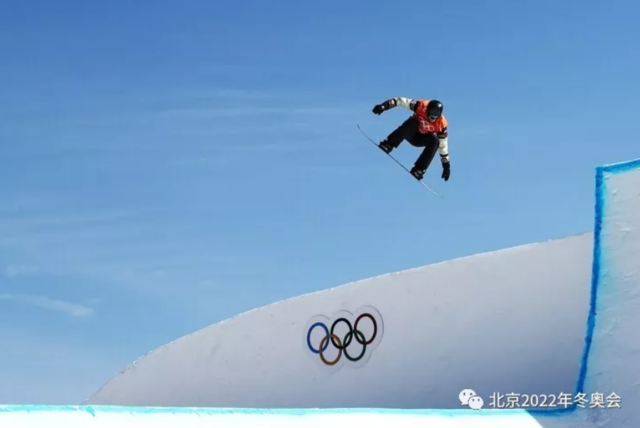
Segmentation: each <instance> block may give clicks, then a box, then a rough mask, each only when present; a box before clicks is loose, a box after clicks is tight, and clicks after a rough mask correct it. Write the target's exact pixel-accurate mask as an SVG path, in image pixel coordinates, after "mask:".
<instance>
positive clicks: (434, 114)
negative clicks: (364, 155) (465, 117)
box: [373, 97, 451, 181]
mask: <svg viewBox="0 0 640 428" xmlns="http://www.w3.org/2000/svg"><path fill="white" fill-rule="evenodd" d="M397 106H400V107H404V108H406V109H409V110H411V111H413V115H412V116H411V117H409V118H408V119H407V120H405V121H404V122H403V123H402V125H400V126H399V127H398V128H396V129H395V130H394V131H393V132H392V133H391V134H389V136H387V138H385V139H384V140H383V141H381V142H380V143H379V144H378V147H380V149H382V150H383V151H384V152H385V153H391V151H392V150H393V149H395V148H397V147H398V146H399V145H400V143H402V141H403V140H407V141H408V142H409V144H411V145H412V146H414V147H424V149H423V150H422V153H421V154H420V156H419V157H418V159H416V162H415V164H414V166H413V168H411V174H412V175H413V176H414V177H415V178H416V179H418V180H422V178H423V177H424V174H425V172H426V171H427V168H429V165H430V164H431V161H432V160H433V158H434V156H435V154H436V150H437V151H439V152H440V161H441V163H442V176H441V177H442V179H443V180H444V181H448V180H449V176H450V175H451V164H450V162H449V147H448V136H449V134H448V123H447V119H446V118H445V117H444V115H443V114H442V111H443V105H442V103H441V102H440V101H438V100H413V99H411V98H405V97H395V98H391V99H388V100H386V101H385V102H383V103H381V104H378V105H376V106H375V107H374V108H373V113H375V114H377V115H380V114H382V113H383V112H385V111H387V110H390V109H392V108H394V107H397Z"/></svg>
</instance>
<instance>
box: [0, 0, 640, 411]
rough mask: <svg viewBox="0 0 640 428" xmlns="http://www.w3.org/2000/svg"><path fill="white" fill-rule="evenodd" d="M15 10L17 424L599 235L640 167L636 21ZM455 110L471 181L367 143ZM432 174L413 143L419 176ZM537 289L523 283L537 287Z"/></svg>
mask: <svg viewBox="0 0 640 428" xmlns="http://www.w3.org/2000/svg"><path fill="white" fill-rule="evenodd" d="M134 3H135V2H124V1H109V2H82V1H66V0H61V1H56V2H50V1H31V0H24V1H21V2H4V3H3V4H2V5H0V55H1V57H0V58H1V60H0V82H1V85H2V90H1V91H0V93H1V95H0V97H1V99H2V102H1V103H0V197H1V200H2V205H0V338H2V343H3V346H2V347H0V402H3V403H78V402H80V401H81V400H83V399H84V398H85V397H87V396H88V395H89V394H91V393H92V392H94V391H95V390H96V389H97V388H99V387H100V386H101V385H102V384H103V383H104V382H106V381H107V380H108V379H109V378H110V377H111V376H112V375H113V374H115V373H116V372H117V371H118V370H120V369H121V368H122V367H123V366H124V365H126V364H127V363H129V362H131V361H133V360H134V359H136V358H137V357H139V356H140V355H141V354H144V353H146V352H147V351H149V350H151V349H154V348H155V347H157V346H159V345H162V344H164V343H166V342H168V341H171V340H173V339H175V338H177V337H179V336H182V335H184V334H188V333H190V332H192V331H194V330H196V329H199V328H202V327H204V326H206V325H208V324H210V323H213V322H217V321H220V320H222V319H225V318H227V317H230V316H233V315H234V314H237V313H239V312H242V311H245V310H249V309H252V308H254V307H256V306H261V305H264V304H267V303H271V302H274V301H277V300H280V299H284V298H288V297H292V296H296V295H298V294H302V293H307V292H311V291H315V290H319V289H323V288H328V287H332V286H335V285H339V284H342V283H345V282H348V281H352V280H356V279H359V278H363V277H369V276H373V275H377V274H382V273H385V272H388V271H397V270H402V269H406V268H411V267H414V266H418V265H423V264H428V263H432V262H436V261H441V260H446V259H449V258H453V257H460V256H465V255H469V254H473V253H476V252H481V251H490V250H495V249H499V248H504V247H508V246H512V245H518V244H525V243H529V242H532V241H539V240H546V239H550V238H557V237H561V236H564V235H568V234H574V233H580V232H584V231H589V230H591V228H592V209H593V203H594V201H593V177H594V171H593V168H594V167H595V166H596V165H599V164H603V163H610V162H617V161H623V160H627V159H630V158H637V157H640V150H639V149H638V147H639V146H638V143H637V136H638V135H639V134H640V122H639V121H638V120H637V117H636V115H637V107H636V104H635V103H636V101H637V99H638V98H639V97H640V89H639V86H638V83H637V76H639V75H640V59H638V55H637V54H636V52H637V46H636V41H637V40H638V39H639V37H640V34H639V33H640V31H639V30H638V29H637V23H636V18H635V17H636V16H637V14H638V12H640V6H639V5H638V3H637V2H633V1H631V0H629V1H618V0H611V1H609V2H595V1H580V2H578V1H573V0H571V1H562V2H559V1H550V0H537V1H528V0H526V1H518V2H514V1H506V0H500V1H497V0H496V1H484V2H477V1H470V0H469V1H455V0H454V1H443V2H432V1H431V2H424V1H423V2H418V1H411V2H410V1H404V0H402V1H401V0H397V1H394V2H384V3H382V2H370V1H369V2H364V1H360V0H357V1H351V2H338V1H334V0H331V1H325V2H299V1H290V0H289V1H281V2H264V1H243V2H220V1H215V2H211V1H201V0H197V1H195V0H194V1H190V2H169V1H165V0H158V1H154V2H138V3H136V4H134ZM392 96H406V97H413V98H438V99H440V100H442V101H443V102H444V104H445V114H446V116H447V118H448V120H449V124H450V153H451V162H452V169H451V180H450V181H449V182H447V183H444V182H443V181H442V180H441V179H440V172H441V169H440V165H439V162H438V161H437V159H436V162H435V163H434V164H433V166H432V168H431V169H430V170H429V171H428V173H427V182H428V183H429V184H430V185H432V186H433V187H434V189H435V190H436V191H438V192H440V193H442V194H443V195H445V199H443V200H438V199H436V198H434V197H433V196H432V195H431V194H429V193H427V192H425V191H424V189H422V188H421V187H420V186H417V185H416V184H415V183H413V182H412V181H411V179H410V178H409V177H408V176H407V175H406V174H404V173H403V172H402V170H400V169H399V168H398V167H397V166H396V165H394V164H393V163H392V162H391V161H390V160H389V159H387V158H385V157H384V156H383V155H382V154H380V153H379V152H377V151H376V150H375V149H373V147H372V146H371V145H370V144H369V143H368V142H367V141H366V140H365V139H363V138H362V136H361V135H360V134H359V133H358V131H357V128H356V123H360V124H361V125H362V126H363V127H364V128H365V129H366V130H367V132H368V133H369V134H371V135H372V136H374V137H375V138H376V139H380V138H382V137H383V136H384V135H385V134H387V133H388V132H390V131H391V130H393V129H394V127H395V126H397V125H398V124H399V123H401V122H402V121H403V120H404V119H405V118H406V117H407V113H406V111H400V110H395V111H391V112H387V113H385V114H384V115H382V116H380V117H378V116H375V115H373V114H372V113H371V108H372V107H373V105H374V104H376V103H378V102H381V101H383V100H385V99H387V98H389V97H392ZM417 155H418V152H417V151H416V150H415V149H412V148H411V147H410V146H408V145H407V144H406V143H405V145H403V146H402V147H401V148H400V149H399V150H398V156H399V157H400V159H401V160H403V161H404V162H406V163H410V162H412V160H413V158H414V157H416V156H417ZM514 287H517V284H514Z"/></svg>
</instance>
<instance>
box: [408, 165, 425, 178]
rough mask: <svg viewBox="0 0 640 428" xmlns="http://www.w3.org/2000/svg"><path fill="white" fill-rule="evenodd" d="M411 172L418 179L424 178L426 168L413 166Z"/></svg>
mask: <svg viewBox="0 0 640 428" xmlns="http://www.w3.org/2000/svg"><path fill="white" fill-rule="evenodd" d="M410 172H411V175H413V176H414V177H415V178H416V180H418V181H420V180H422V179H423V178H424V173H425V170H424V169H419V168H417V167H415V166H414V167H413V168H411V171H410Z"/></svg>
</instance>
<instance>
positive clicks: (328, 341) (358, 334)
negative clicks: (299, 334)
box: [306, 311, 382, 366]
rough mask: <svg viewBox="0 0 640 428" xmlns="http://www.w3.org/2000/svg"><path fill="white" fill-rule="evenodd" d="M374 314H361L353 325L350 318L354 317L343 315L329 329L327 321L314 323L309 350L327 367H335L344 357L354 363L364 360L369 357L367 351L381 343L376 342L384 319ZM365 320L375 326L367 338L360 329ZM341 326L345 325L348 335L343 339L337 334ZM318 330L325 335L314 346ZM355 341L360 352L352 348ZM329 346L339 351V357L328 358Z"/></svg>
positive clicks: (311, 328) (310, 329)
mask: <svg viewBox="0 0 640 428" xmlns="http://www.w3.org/2000/svg"><path fill="white" fill-rule="evenodd" d="M374 313H375V315H374V314H372V313H371V311H366V312H360V313H359V315H358V316H357V317H356V318H355V323H353V324H352V323H351V321H350V318H351V319H353V315H352V314H350V313H346V314H345V313H343V314H340V316H337V317H336V318H335V320H334V321H333V322H332V323H331V324H330V325H331V327H329V322H328V320H326V319H325V320H318V321H315V322H312V323H311V325H310V326H309V327H308V330H307V335H306V344H307V348H308V349H309V350H310V351H311V352H312V353H313V354H315V355H317V358H319V359H320V361H321V362H322V363H323V364H324V365H326V366H335V365H336V364H337V363H338V362H340V361H342V360H343V359H342V357H343V356H344V357H345V358H346V359H347V360H348V361H351V362H353V363H355V362H359V361H361V360H363V358H364V357H365V356H367V355H368V353H367V351H368V350H370V349H371V348H372V345H377V343H378V342H379V340H378V342H376V339H379V338H380V333H381V331H380V330H381V327H382V326H381V325H379V324H381V322H382V319H381V317H380V315H379V314H377V312H374ZM376 315H377V316H376ZM365 319H368V320H369V321H370V322H371V324H372V326H373V332H371V333H369V336H370V337H367V335H365V333H364V332H363V331H362V330H361V329H360V328H359V327H360V326H361V325H360V323H361V321H363V320H365ZM341 324H344V326H346V328H347V331H346V333H344V335H343V336H342V337H340V336H338V333H337V332H336V328H337V327H338V326H340V325H341ZM316 329H320V330H321V331H322V333H323V335H322V339H320V341H319V342H317V341H316V343H315V344H313V343H312V341H311V336H312V333H313V332H314V331H315V330H316ZM354 341H355V342H357V343H358V344H359V345H357V346H356V347H357V348H359V351H356V350H354V349H353V348H351V346H352V345H353V342H354ZM374 342H376V343H374ZM329 345H331V346H333V347H334V348H335V349H336V350H337V351H338V352H337V356H335V357H334V358H332V359H329V358H328V357H327V356H326V352H327V349H328V348H329Z"/></svg>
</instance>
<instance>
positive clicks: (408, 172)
mask: <svg viewBox="0 0 640 428" xmlns="http://www.w3.org/2000/svg"><path fill="white" fill-rule="evenodd" d="M357 126H358V129H359V130H360V132H361V133H362V135H364V137H365V138H366V139H367V140H369V141H370V142H371V144H373V145H374V146H376V147H377V149H378V150H380V151H381V152H382V153H384V154H385V155H387V156H389V157H390V158H391V159H393V160H394V161H395V162H396V163H397V164H398V165H400V167H401V168H402V169H404V170H405V171H406V172H407V174H409V176H410V177H411V178H413V179H414V180H415V181H417V182H418V183H420V184H422V186H423V187H424V188H425V189H427V190H428V191H430V192H431V193H433V194H434V195H436V196H437V197H439V198H442V196H440V195H439V194H438V193H436V192H435V191H434V190H433V189H431V188H430V187H429V186H427V184H426V183H425V182H424V181H422V180H418V179H417V178H416V177H414V176H413V174H411V170H409V168H407V167H406V166H404V165H403V164H402V162H400V161H399V160H398V159H396V158H395V157H393V156H392V155H391V153H387V152H385V151H384V150H382V149H381V148H380V147H379V146H378V143H376V142H375V141H373V139H372V138H371V137H369V136H368V135H367V134H366V133H365V132H364V131H363V130H362V128H361V127H360V125H357Z"/></svg>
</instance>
